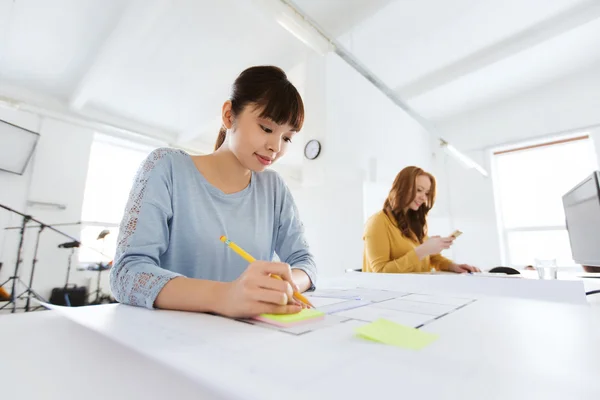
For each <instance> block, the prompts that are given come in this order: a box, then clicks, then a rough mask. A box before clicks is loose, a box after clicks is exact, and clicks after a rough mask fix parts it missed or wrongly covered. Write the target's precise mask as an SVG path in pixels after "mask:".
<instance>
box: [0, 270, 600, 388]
mask: <svg viewBox="0 0 600 400" xmlns="http://www.w3.org/2000/svg"><path fill="white" fill-rule="evenodd" d="M348 279H350V280H352V281H354V282H355V283H359V284H361V283H362V282H363V281H367V280H368V281H369V282H366V283H365V285H367V286H371V287H375V286H377V282H376V281H377V280H379V284H380V285H382V286H388V287H389V285H390V283H389V278H386V276H385V275H378V277H377V278H373V277H371V278H369V279H366V278H365V277H364V276H361V275H360V274H355V276H353V277H351V278H346V279H345V280H344V282H345V284H348ZM70 311H71V312H73V313H75V314H77V315H76V316H74V317H73V318H76V319H78V320H79V321H80V323H81V324H84V325H87V326H89V327H90V328H89V329H88V328H83V327H81V326H78V325H77V324H75V323H73V322H71V321H69V320H68V319H66V318H64V317H61V316H59V315H57V312H55V311H44V312H37V313H30V314H26V315H11V316H2V317H0V318H1V321H2V329H0V341H1V343H3V344H6V343H10V344H11V345H10V346H8V347H7V349H6V351H5V352H4V355H3V359H4V361H3V362H2V363H0V377H1V378H0V379H2V393H3V395H5V396H6V397H7V398H11V397H12V396H10V395H11V394H13V395H15V396H16V395H17V394H19V395H23V394H26V396H25V398H37V397H39V398H45V399H57V400H58V399H69V398H73V399H75V398H79V396H80V395H81V394H82V393H85V394H86V397H87V398H108V397H112V396H114V395H115V394H117V396H116V397H113V398H148V399H154V398H157V399H158V398H160V399H164V398H177V399H188V398H190V399H191V398H194V399H197V398H208V395H206V392H211V391H217V392H218V393H221V394H223V395H224V397H226V398H244V399H270V398H273V399H275V398H277V399H281V398H285V399H307V398H310V399H332V398H343V399H365V398H400V397H409V398H416V397H418V398H424V399H428V398H438V399H461V400H463V399H467V400H468V399H483V398H485V399H509V398H510V399H513V398H515V399H516V398H523V399H525V398H526V399H564V398H573V399H581V400H585V399H590V400H591V399H594V400H597V399H598V398H600V380H599V379H598V377H599V376H600V363H599V362H598V360H599V359H600V313H599V312H598V309H597V308H595V307H590V306H589V305H585V304H584V305H574V304H563V303H559V302H546V301H537V300H525V299H514V298H502V297H489V298H479V300H478V301H476V302H475V303H473V304H470V305H469V306H467V307H465V308H463V309H461V310H459V311H457V312H455V313H453V314H452V318H450V317H444V318H442V319H440V320H437V321H435V322H432V323H430V324H428V325H426V326H425V327H424V328H423V329H424V330H426V331H430V332H434V333H438V334H439V335H440V338H439V339H438V340H437V341H436V342H434V343H433V344H431V345H429V346H428V347H426V348H425V349H422V350H420V351H410V350H404V349H398V348H395V347H390V346H385V345H380V344H376V343H370V342H367V341H365V340H362V339H359V338H356V337H355V336H354V335H353V326H345V324H340V325H339V326H336V327H334V328H327V329H323V330H319V331H316V332H311V333H310V334H306V335H302V336H292V335H288V334H285V333H281V332H278V331H272V330H265V329H264V328H260V327H257V326H252V325H248V324H245V323H241V322H238V321H232V320H229V319H225V318H220V317H216V316H211V315H205V314H191V313H177V312H165V311H159V312H158V311H149V310H144V309H139V308H133V307H127V306H121V305H118V306H113V305H111V306H93V307H88V308H78V309H71V310H70ZM98 332H100V333H98ZM103 335H106V336H103ZM107 336H108V337H112V339H113V340H115V341H111V340H110V339H109V338H108V337H107ZM130 347H131V348H133V349H135V350H132V349H131V348H130ZM140 353H143V354H140ZM85 362H88V363H89V364H86V365H84V364H83V363H85ZM94 371H98V372H97V373H98V374H99V375H97V376H95V375H94ZM32 377H35V378H32ZM33 382H37V385H33ZM96 382H98V384H96Z"/></svg>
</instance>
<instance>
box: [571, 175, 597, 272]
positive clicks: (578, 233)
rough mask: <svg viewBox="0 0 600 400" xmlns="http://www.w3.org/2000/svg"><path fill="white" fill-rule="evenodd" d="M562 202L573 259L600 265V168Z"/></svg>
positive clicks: (594, 265)
mask: <svg viewBox="0 0 600 400" xmlns="http://www.w3.org/2000/svg"><path fill="white" fill-rule="evenodd" d="M562 201H563V207H564V209H565V217H566V224H567V231H568V232H569V240H570V242H571V252H572V256H573V260H574V261H575V262H576V263H578V264H581V265H583V266H589V267H600V171H596V172H594V173H593V174H591V175H590V176H588V177H587V178H586V179H585V180H584V181H583V182H581V183H580V184H578V185H577V186H575V187H574V188H573V189H571V190H570V191H569V192H567V193H566V194H565V195H564V196H563V198H562Z"/></svg>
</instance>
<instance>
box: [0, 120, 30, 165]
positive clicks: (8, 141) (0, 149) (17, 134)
mask: <svg viewBox="0 0 600 400" xmlns="http://www.w3.org/2000/svg"><path fill="white" fill-rule="evenodd" d="M39 137H40V135H39V134H38V133H36V132H33V131H30V130H28V129H25V128H21V127H19V126H16V125H13V124H11V123H9V122H6V121H2V120H0V170H2V171H6V172H10V173H13V174H18V175H23V173H24V172H25V168H27V164H28V163H29V160H30V159H31V156H32V155H33V151H34V150H35V146H36V144H37V141H38V139H39Z"/></svg>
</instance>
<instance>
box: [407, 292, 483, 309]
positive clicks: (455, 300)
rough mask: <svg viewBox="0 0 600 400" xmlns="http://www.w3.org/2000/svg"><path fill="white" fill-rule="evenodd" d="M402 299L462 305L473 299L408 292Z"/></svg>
mask: <svg viewBox="0 0 600 400" xmlns="http://www.w3.org/2000/svg"><path fill="white" fill-rule="evenodd" d="M402 299H403V300H412V301H420V302H423V303H434V304H446V305H450V306H462V305H465V304H469V303H470V302H472V301H473V299H469V298H462V297H450V296H437V295H436V296H434V295H430V294H409V295H408V296H404V297H402Z"/></svg>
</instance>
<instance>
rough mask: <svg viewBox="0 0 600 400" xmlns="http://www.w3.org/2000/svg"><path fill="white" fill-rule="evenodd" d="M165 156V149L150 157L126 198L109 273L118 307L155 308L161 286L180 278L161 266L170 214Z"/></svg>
mask: <svg viewBox="0 0 600 400" xmlns="http://www.w3.org/2000/svg"><path fill="white" fill-rule="evenodd" d="M168 154H169V150H165V149H158V150H155V151H153V152H152V153H150V155H149V156H148V157H147V158H146V160H145V161H144V162H143V163H142V165H141V166H140V169H139V170H138V172H137V174H136V176H135V181H134V183H133V186H132V189H131V192H130V194H129V200H128V201H127V205H126V207H125V213H124V216H123V219H122V221H121V225H120V228H119V237H118V239H117V251H116V254H115V259H114V262H113V267H112V269H111V272H110V287H111V290H112V293H113V295H114V297H115V299H116V300H117V301H119V302H120V303H124V304H129V305H134V306H141V307H146V308H154V301H155V300H156V297H157V296H158V293H159V292H160V291H161V289H162V288H163V287H164V285H165V284H166V283H167V282H168V281H169V280H170V279H172V278H175V277H177V276H181V275H180V274H178V273H175V272H173V271H169V270H166V269H163V268H161V266H160V255H161V254H162V253H164V252H165V251H166V250H167V248H168V247H169V226H168V223H169V219H170V216H171V214H172V208H171V195H170V182H169V171H168V168H166V166H167V165H168V164H169V161H168V160H167V159H165V156H166V155H168Z"/></svg>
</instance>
